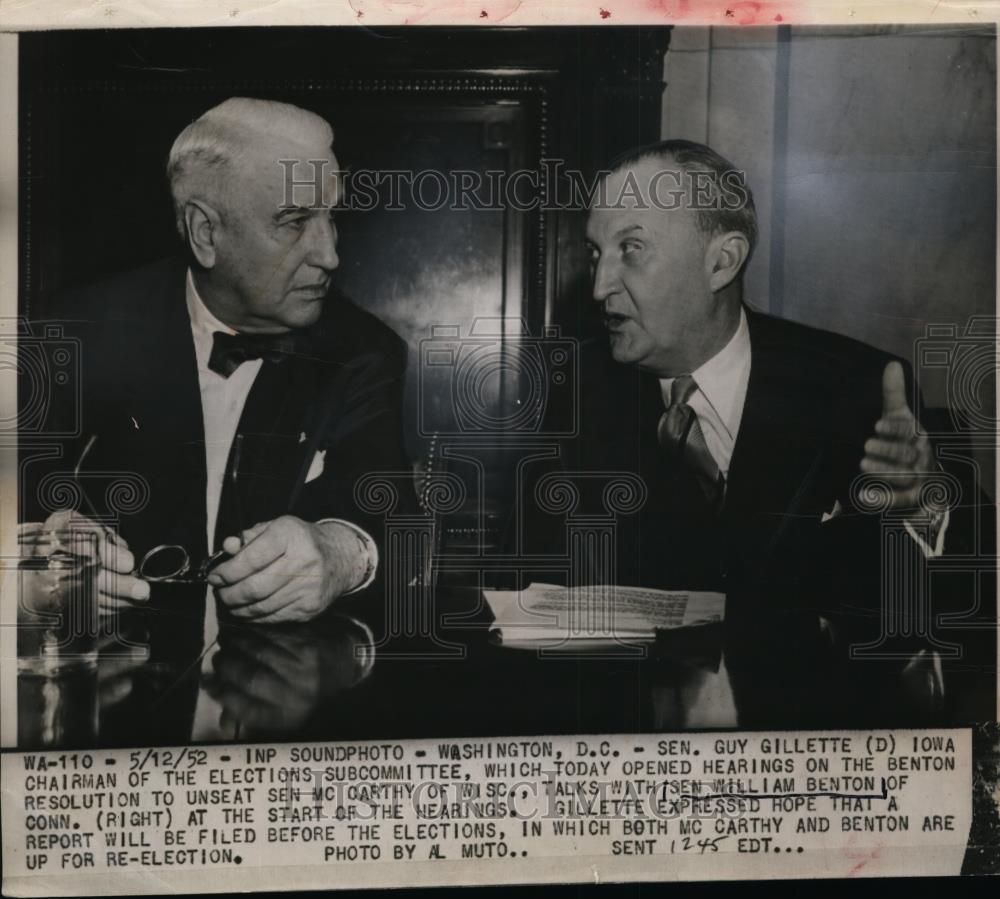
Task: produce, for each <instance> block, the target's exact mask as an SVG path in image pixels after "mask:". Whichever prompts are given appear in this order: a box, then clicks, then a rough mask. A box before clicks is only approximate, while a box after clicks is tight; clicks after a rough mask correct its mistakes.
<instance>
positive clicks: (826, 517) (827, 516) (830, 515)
mask: <svg viewBox="0 0 1000 899" xmlns="http://www.w3.org/2000/svg"><path fill="white" fill-rule="evenodd" d="M843 511H844V507H843V506H841V505H840V500H839V499H838V500H837V501H836V502H835V503H834V504H833V508H832V509H831V510H830V511H829V512H824V513H823V517H822V518H820V520H819V523H820V524H826V523H827V522H828V521H833V519H834V518H836V517H837V516H838V515H839V514H840V513H841V512H843Z"/></svg>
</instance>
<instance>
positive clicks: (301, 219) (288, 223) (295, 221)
mask: <svg viewBox="0 0 1000 899" xmlns="http://www.w3.org/2000/svg"><path fill="white" fill-rule="evenodd" d="M282 224H283V227H286V228H291V229H292V230H293V231H301V230H302V229H303V228H304V227H305V224H306V217H305V216H304V215H300V216H296V217H295V218H290V219H285V221H284V222H283V223H282Z"/></svg>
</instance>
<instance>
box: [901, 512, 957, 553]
mask: <svg viewBox="0 0 1000 899" xmlns="http://www.w3.org/2000/svg"><path fill="white" fill-rule="evenodd" d="M949 521H951V512H950V511H949V510H948V509H945V510H944V512H943V513H941V514H940V515H936V516H934V517H933V518H932V519H931V528H930V529H931V539H932V541H933V543H934V545H933V546H931V545H930V543H928V542H927V541H926V540H924V538H923V537H921V536H920V535H919V534H918V533H917V531H916V528H914V527H913V525H912V524H911V523H910V520H909V519H906V520H905V521H904V522H903V526H904V527H905V528H906V533H908V534H909V535H910V536H911V537H912V538H913V539H914V540H915V541H916V542H917V546H919V547H920V549H921V551H922V552H923V554H924V557H925V558H927V559H936V558H938V557H939V556H942V555H943V554H944V534H945V531H947V530H948V522H949Z"/></svg>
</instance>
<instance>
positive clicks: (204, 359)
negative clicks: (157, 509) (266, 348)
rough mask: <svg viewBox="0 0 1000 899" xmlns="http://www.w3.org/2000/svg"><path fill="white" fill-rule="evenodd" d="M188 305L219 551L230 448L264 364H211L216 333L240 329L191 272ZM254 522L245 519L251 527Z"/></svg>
mask: <svg viewBox="0 0 1000 899" xmlns="http://www.w3.org/2000/svg"><path fill="white" fill-rule="evenodd" d="M187 308H188V315H189V316H190V317H191V334H192V336H193V337H194V353H195V356H196V357H197V359H198V387H199V388H200V389H201V415H202V419H203V421H204V425H205V471H206V473H207V475H208V484H207V490H206V491H205V513H206V515H205V519H206V532H207V535H208V552H209V555H211V554H212V553H213V552H215V546H214V542H215V522H216V519H217V518H218V515H219V500H220V499H221V497H222V482H223V479H224V478H225V476H226V461H227V460H228V458H229V448H230V447H231V446H232V445H233V437H235V436H236V427H237V425H239V423H240V417H241V416H242V415H243V407H244V405H246V401H247V396H248V395H249V393H250V388H251V387H253V382H254V381H255V380H256V379H257V373H258V372H259V371H260V368H261V366H262V365H263V364H264V361H263V360H262V359H253V360H250V361H247V362H244V363H243V364H242V365H241V366H240V367H239V368H237V369H236V371H234V372H233V373H232V374H231V375H230V376H229V377H228V378H224V377H222V375H220V374H219V373H218V372H214V371H212V369H210V368H209V367H208V359H209V356H211V354H212V342H213V336H212V335H213V334H215V332H216V331H222V332H223V333H225V334H235V333H236V332H235V331H234V330H233V329H232V328H230V327H228V326H227V325H225V324H223V323H222V322H221V321H219V319H217V318H216V317H215V316H214V315H212V313H211V312H210V311H209V309H208V307H207V306H206V305H205V303H204V302H203V300H202V299H201V297H200V296H198V290H197V288H196V287H195V286H194V278H192V276H191V271H190V270H188V275H187ZM251 524H253V522H252V521H247V522H243V526H244V527H250V525H251Z"/></svg>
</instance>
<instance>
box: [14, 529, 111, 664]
mask: <svg viewBox="0 0 1000 899" xmlns="http://www.w3.org/2000/svg"><path fill="white" fill-rule="evenodd" d="M18 546H19V557H18V566H17V567H18V571H17V670H18V673H19V674H26V675H42V676H45V677H55V676H60V675H63V674H69V673H73V672H92V671H95V670H96V667H97V642H98V634H99V628H100V611H99V603H98V595H97V590H98V584H97V576H98V571H99V569H100V538H99V536H98V534H97V533H96V532H95V531H94V530H92V529H85V528H82V527H81V528H73V527H69V528H65V529H59V530H46V529H44V528H33V527H32V526H26V527H23V528H22V530H21V533H20V534H19V536H18Z"/></svg>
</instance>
